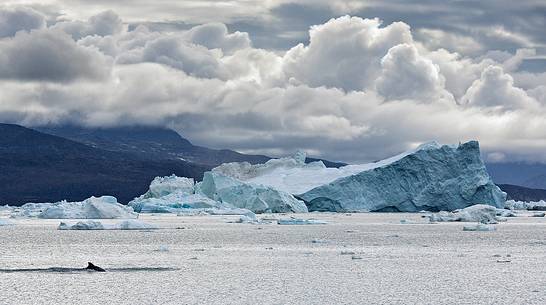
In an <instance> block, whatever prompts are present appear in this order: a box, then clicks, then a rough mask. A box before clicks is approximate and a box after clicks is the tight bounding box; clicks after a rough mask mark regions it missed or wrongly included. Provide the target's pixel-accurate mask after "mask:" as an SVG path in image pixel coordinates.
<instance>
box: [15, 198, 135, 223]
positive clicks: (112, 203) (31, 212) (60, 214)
mask: <svg viewBox="0 0 546 305" xmlns="http://www.w3.org/2000/svg"><path fill="white" fill-rule="evenodd" d="M12 217H38V218H47V219H113V218H136V217H137V214H136V213H135V212H134V211H133V209H132V208H131V207H127V206H124V205H122V204H120V203H118V201H117V199H116V198H115V197H112V196H101V197H91V198H87V199H85V200H84V201H81V202H68V201H65V200H63V201H59V202H54V203H27V204H25V205H23V206H21V208H20V210H19V211H18V212H17V213H15V214H14V215H12Z"/></svg>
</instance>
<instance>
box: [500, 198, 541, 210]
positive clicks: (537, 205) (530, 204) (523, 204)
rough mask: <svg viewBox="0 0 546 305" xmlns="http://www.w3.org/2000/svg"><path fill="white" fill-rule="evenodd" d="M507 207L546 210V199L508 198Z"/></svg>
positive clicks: (511, 208)
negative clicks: (519, 199)
mask: <svg viewBox="0 0 546 305" xmlns="http://www.w3.org/2000/svg"><path fill="white" fill-rule="evenodd" d="M504 207H505V208H507V209H510V210H534V211H546V201H544V200H540V201H515V200H507V201H506V203H505V205H504Z"/></svg>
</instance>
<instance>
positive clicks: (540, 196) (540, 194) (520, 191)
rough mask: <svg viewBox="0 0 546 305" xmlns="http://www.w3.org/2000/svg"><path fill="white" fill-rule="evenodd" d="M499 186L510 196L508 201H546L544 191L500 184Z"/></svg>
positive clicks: (545, 192) (545, 191)
mask: <svg viewBox="0 0 546 305" xmlns="http://www.w3.org/2000/svg"><path fill="white" fill-rule="evenodd" d="M498 186H499V187H500V188H501V190H503V191H504V192H506V193H507V194H508V198H507V199H513V200H518V201H540V200H546V190H543V189H531V188H526V187H523V186H518V185H511V184H499V185H498Z"/></svg>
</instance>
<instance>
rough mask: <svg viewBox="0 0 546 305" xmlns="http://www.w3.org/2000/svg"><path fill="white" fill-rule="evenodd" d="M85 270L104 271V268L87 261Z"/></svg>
mask: <svg viewBox="0 0 546 305" xmlns="http://www.w3.org/2000/svg"><path fill="white" fill-rule="evenodd" d="M84 269H85V270H93V271H97V272H106V270H104V269H103V268H101V267H99V266H95V265H93V263H91V262H87V267H86V268H84Z"/></svg>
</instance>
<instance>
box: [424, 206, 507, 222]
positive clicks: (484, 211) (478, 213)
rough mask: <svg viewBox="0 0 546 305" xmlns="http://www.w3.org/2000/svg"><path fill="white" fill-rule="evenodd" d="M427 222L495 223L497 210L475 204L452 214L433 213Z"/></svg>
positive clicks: (444, 212) (443, 212)
mask: <svg viewBox="0 0 546 305" xmlns="http://www.w3.org/2000/svg"><path fill="white" fill-rule="evenodd" d="M429 220H430V221H431V222H445V221H461V222H479V223H486V224H489V223H497V222H498V219H497V208H495V207H493V206H490V205H485V204H476V205H473V206H470V207H467V208H464V209H460V210H455V211H453V212H446V211H441V212H439V213H433V214H431V215H429Z"/></svg>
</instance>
